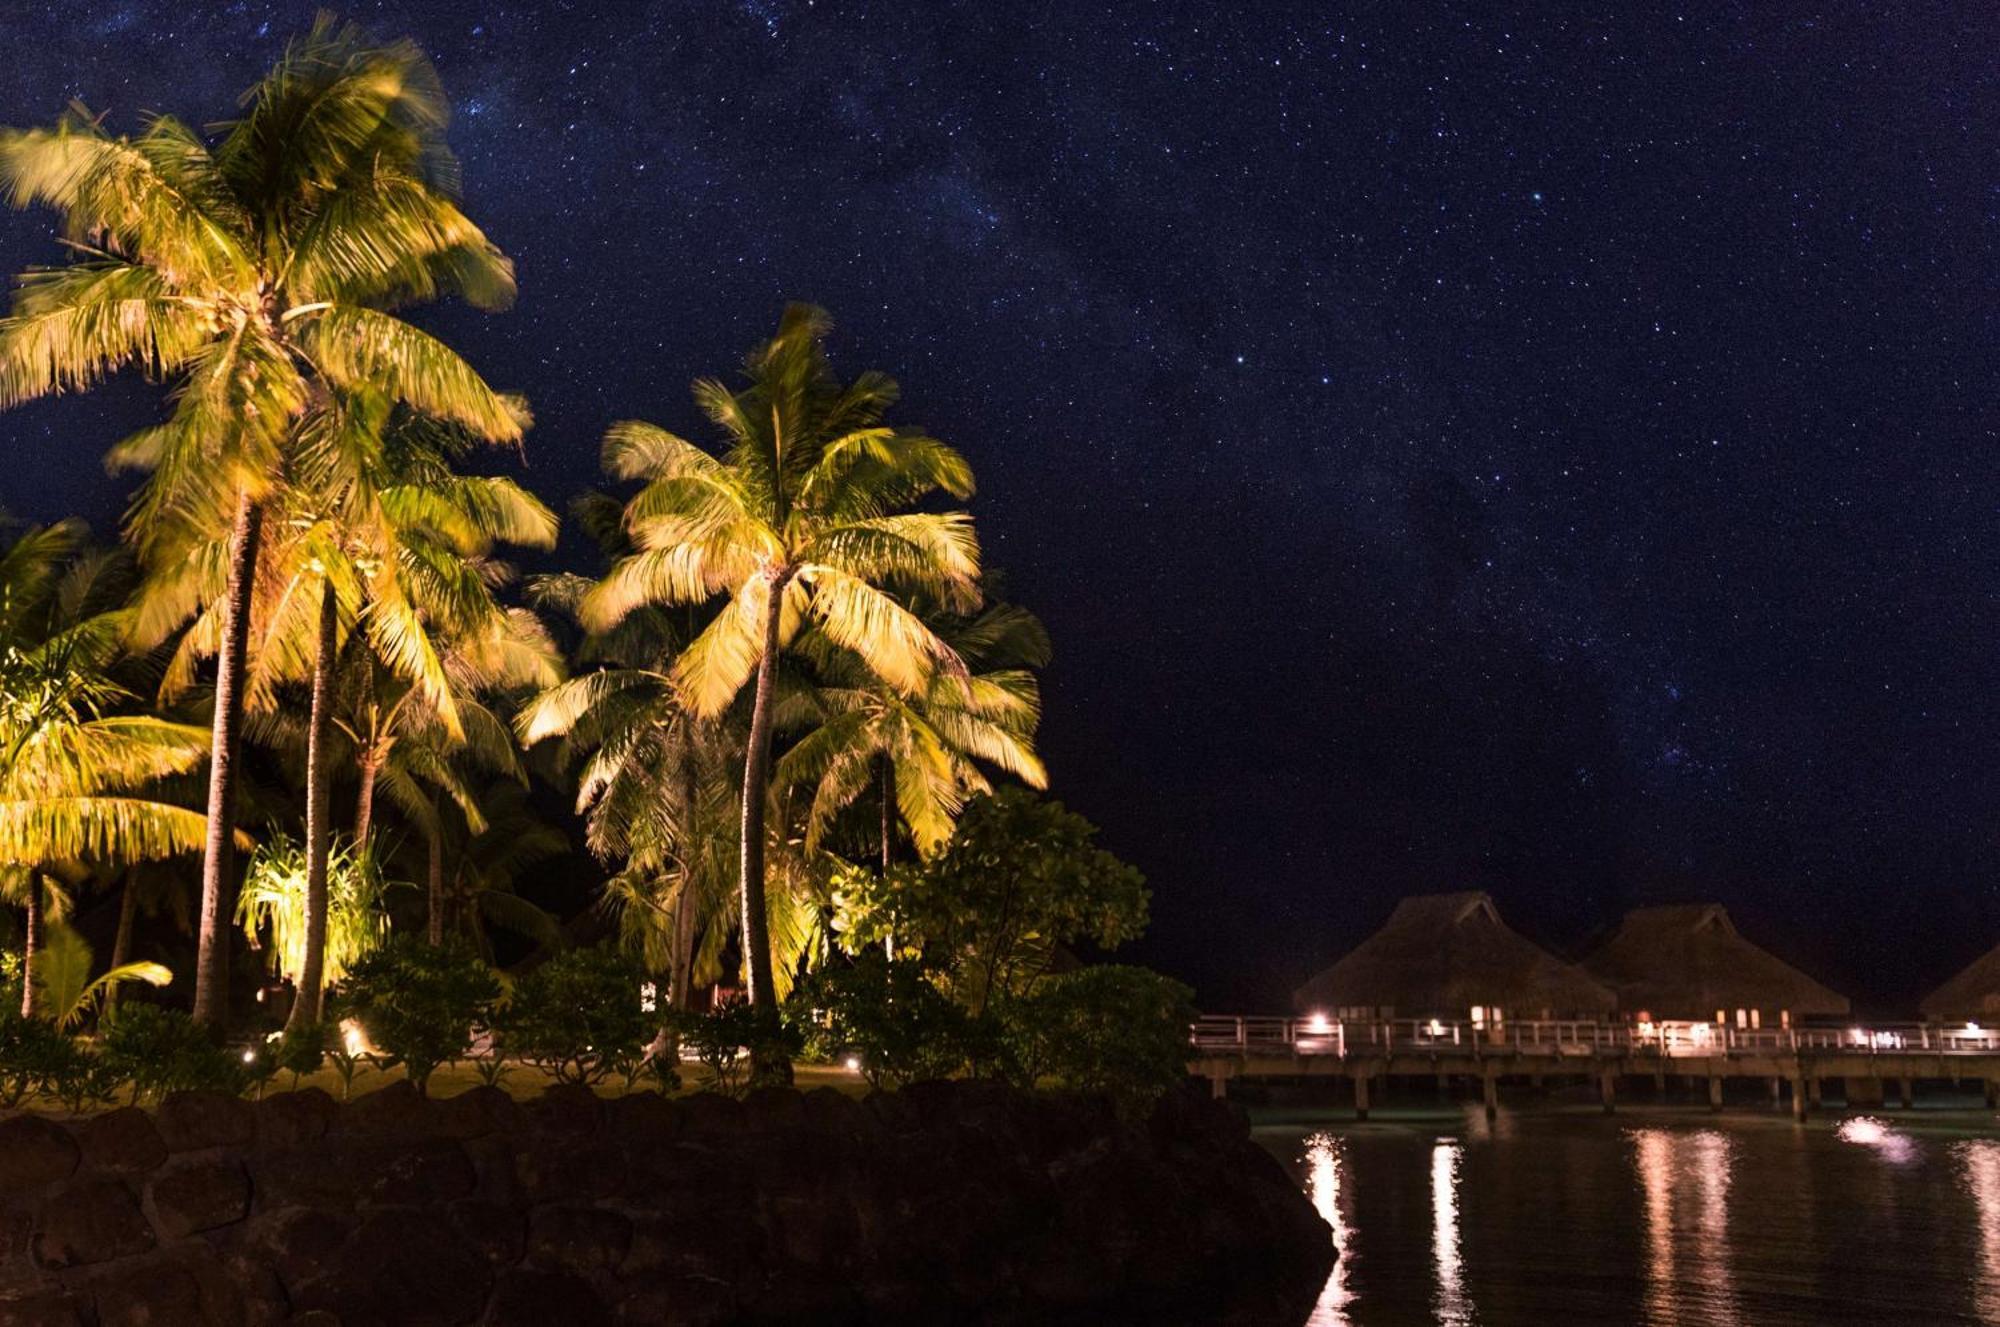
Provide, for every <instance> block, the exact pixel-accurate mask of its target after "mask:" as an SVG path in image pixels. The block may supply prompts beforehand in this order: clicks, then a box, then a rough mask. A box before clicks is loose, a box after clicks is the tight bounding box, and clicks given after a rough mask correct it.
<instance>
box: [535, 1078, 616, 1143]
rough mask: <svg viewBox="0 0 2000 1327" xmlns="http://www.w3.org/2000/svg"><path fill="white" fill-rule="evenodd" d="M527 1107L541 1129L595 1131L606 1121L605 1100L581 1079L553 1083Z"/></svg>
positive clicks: (575, 1132) (567, 1131)
mask: <svg viewBox="0 0 2000 1327" xmlns="http://www.w3.org/2000/svg"><path fill="white" fill-rule="evenodd" d="M523 1109H524V1113H525V1114H526V1115H527V1117H528V1119H529V1120H530V1121H531V1122H532V1123H533V1124H534V1126H535V1127H536V1128H537V1129H542V1130H545V1131H547V1132H550V1133H573V1134H582V1133H594V1132H596V1130H597V1128H598V1126H599V1125H601V1124H602V1123H603V1122H604V1103H603V1101H602V1100H601V1099H600V1098H599V1097H598V1095H597V1094H596V1093H595V1092H592V1091H591V1090H590V1089H589V1088H587V1087H585V1086H583V1085H582V1084H581V1083H552V1084H550V1085H549V1086H548V1088H546V1089H545V1090H544V1091H543V1092H542V1095H540V1096H539V1097H536V1098H535V1099H534V1100H533V1101H530V1102H529V1103H528V1104H527V1105H526V1106H525V1107H524V1108H523Z"/></svg>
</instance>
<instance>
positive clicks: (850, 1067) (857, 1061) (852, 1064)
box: [847, 1055, 861, 1074]
mask: <svg viewBox="0 0 2000 1327" xmlns="http://www.w3.org/2000/svg"><path fill="white" fill-rule="evenodd" d="M847 1072H848V1073H850V1074H858V1073H860V1072H861V1057H860V1056H859V1055H850V1056H848V1057H847Z"/></svg>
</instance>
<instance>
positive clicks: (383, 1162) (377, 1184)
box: [368, 1140, 479, 1204]
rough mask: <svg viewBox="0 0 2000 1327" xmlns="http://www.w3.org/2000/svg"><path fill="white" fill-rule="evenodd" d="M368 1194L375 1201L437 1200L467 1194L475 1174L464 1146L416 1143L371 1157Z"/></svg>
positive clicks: (475, 1183) (474, 1184) (474, 1182)
mask: <svg viewBox="0 0 2000 1327" xmlns="http://www.w3.org/2000/svg"><path fill="white" fill-rule="evenodd" d="M373 1168H374V1171H375V1174H374V1182H373V1183H372V1184H371V1185H370V1186H369V1188H368V1194H369V1196H370V1197H371V1198H372V1199H373V1200H374V1201H375V1202H378V1203H399V1204H400V1203H439V1202H450V1201H452V1200H453V1199H456V1198H468V1197H471V1196H472V1191H473V1190H474V1189H475V1188H477V1187H478V1184H479V1176H478V1173H477V1172H475V1171H474V1170H473V1168H472V1161H471V1159H470V1158H469V1157H467V1156H466V1155H465V1149H464V1148H462V1147H460V1146H459V1145H458V1144H457V1143H454V1142H451V1141H449V1140H443V1141H439V1142H432V1143H416V1144H412V1145H410V1146H407V1147H402V1148H399V1149H396V1150H394V1151H391V1152H387V1153H383V1154H378V1155H377V1156H376V1157H375V1159H374V1167H373Z"/></svg>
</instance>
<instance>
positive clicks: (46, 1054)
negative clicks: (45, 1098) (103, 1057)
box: [0, 1004, 79, 1110]
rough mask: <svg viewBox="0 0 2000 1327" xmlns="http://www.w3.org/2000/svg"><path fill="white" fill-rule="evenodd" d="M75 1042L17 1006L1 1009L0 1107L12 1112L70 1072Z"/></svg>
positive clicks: (75, 1048) (75, 1049) (75, 1051)
mask: <svg viewBox="0 0 2000 1327" xmlns="http://www.w3.org/2000/svg"><path fill="white" fill-rule="evenodd" d="M78 1053H79V1052H78V1049H77V1046H76V1043H75V1042H74V1041H72V1040H71V1039H70V1038H68V1037H66V1036H64V1035H63V1034H62V1033H61V1032H59V1031H57V1030H56V1027H55V1025H54V1024H52V1023H49V1022H47V1021H46V1020H44V1019H40V1018H27V1017H25V1016H23V1015H22V1014H21V1012H20V1009H19V1007H18V1004H17V1005H10V1006H7V1007H6V1008H5V1009H4V1010H0V1107H5V1108H6V1109H8V1110H12V1109H13V1108H14V1107H16V1106H18V1105H20V1104H21V1103H22V1102H23V1101H26V1100H27V1099H28V1098H29V1097H31V1096H33V1095H35V1094H36V1093H37V1092H48V1091H50V1090H51V1084H52V1083H54V1082H56V1081H58V1080H60V1079H61V1078H63V1077H64V1076H65V1075H67V1074H69V1073H70V1072H71V1065H70V1061H71V1058H72V1057H73V1056H75V1055H77V1054H78Z"/></svg>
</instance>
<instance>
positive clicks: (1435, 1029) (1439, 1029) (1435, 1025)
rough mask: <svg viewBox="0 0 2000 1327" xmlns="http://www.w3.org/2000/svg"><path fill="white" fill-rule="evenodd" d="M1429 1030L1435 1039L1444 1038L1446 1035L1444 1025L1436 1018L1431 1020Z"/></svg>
mask: <svg viewBox="0 0 2000 1327" xmlns="http://www.w3.org/2000/svg"><path fill="white" fill-rule="evenodd" d="M1429 1030H1430V1034H1431V1035H1432V1036H1433V1037H1442V1036H1443V1035H1444V1024H1442V1023H1440V1022H1438V1021H1437V1020H1436V1019H1435V1018H1433V1019H1432V1020H1431V1025H1430V1029H1429Z"/></svg>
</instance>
